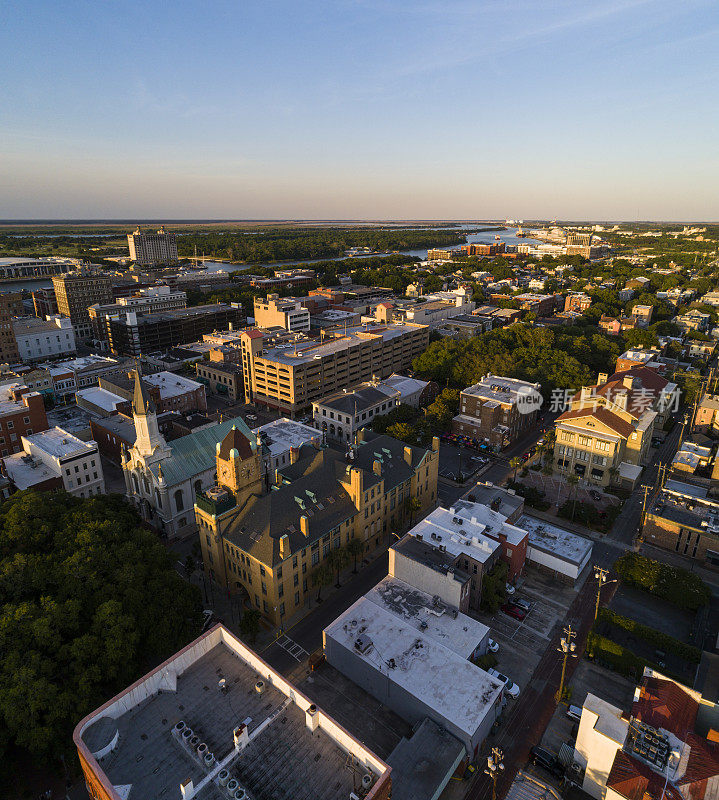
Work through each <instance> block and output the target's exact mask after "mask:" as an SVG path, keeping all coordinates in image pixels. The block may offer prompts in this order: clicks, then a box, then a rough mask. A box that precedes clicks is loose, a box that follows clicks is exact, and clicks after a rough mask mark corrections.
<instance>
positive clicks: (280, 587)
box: [277, 584, 285, 597]
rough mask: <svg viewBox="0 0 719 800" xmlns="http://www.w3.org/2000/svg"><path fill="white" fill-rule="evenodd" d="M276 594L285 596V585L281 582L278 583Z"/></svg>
mask: <svg viewBox="0 0 719 800" xmlns="http://www.w3.org/2000/svg"><path fill="white" fill-rule="evenodd" d="M277 596H278V597H284V596H285V587H284V586H283V585H282V584H280V585H279V587H278V589H277Z"/></svg>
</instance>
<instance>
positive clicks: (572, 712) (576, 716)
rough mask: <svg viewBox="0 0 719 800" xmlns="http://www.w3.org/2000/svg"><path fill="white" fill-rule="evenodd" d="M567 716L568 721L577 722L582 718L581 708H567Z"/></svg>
mask: <svg viewBox="0 0 719 800" xmlns="http://www.w3.org/2000/svg"><path fill="white" fill-rule="evenodd" d="M567 716H568V717H569V719H573V720H574V721H575V722H579V720H580V719H581V718H582V708H581V706H569V708H568V709H567Z"/></svg>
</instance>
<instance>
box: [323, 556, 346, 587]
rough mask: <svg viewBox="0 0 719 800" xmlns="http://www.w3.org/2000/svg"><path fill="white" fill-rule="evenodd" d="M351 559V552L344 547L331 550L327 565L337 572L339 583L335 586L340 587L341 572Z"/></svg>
mask: <svg viewBox="0 0 719 800" xmlns="http://www.w3.org/2000/svg"><path fill="white" fill-rule="evenodd" d="M349 561H350V554H349V553H348V552H347V550H345V548H344V547H337V548H335V549H334V550H330V552H329V555H328V556H327V566H328V567H329V568H330V569H331V570H332V571H333V572H336V573H337V583H336V584H335V586H336V587H337V588H338V589H339V588H340V572H341V571H342V570H343V569H344V568H345V567H346V566H347V564H349Z"/></svg>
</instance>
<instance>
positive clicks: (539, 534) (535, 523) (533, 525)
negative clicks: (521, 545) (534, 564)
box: [517, 514, 592, 564]
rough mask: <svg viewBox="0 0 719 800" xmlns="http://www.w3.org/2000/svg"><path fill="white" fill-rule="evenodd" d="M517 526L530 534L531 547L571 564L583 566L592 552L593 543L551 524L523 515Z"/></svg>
mask: <svg viewBox="0 0 719 800" xmlns="http://www.w3.org/2000/svg"><path fill="white" fill-rule="evenodd" d="M517 524H518V525H519V527H521V528H524V529H525V530H526V531H527V533H528V534H529V546H530V547H535V548H536V549H537V550H541V551H543V552H545V553H551V554H552V555H554V556H556V557H557V558H561V559H563V560H564V561H568V562H570V563H571V564H581V563H582V562H583V561H585V560H586V559H587V557H588V556H589V554H590V553H591V552H592V542H591V541H590V540H589V539H585V538H584V537H583V536H578V535H577V534H576V533H571V532H570V531H568V530H565V529H564V528H560V527H558V526H557V525H552V524H551V523H550V522H545V521H544V520H541V519H536V518H535V517H530V516H529V515H528V514H523V515H522V516H521V517H520V518H519V520H517Z"/></svg>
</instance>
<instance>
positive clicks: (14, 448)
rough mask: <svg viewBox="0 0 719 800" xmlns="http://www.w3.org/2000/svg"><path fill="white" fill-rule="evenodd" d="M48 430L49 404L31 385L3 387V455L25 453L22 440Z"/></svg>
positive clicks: (0, 420)
mask: <svg viewBox="0 0 719 800" xmlns="http://www.w3.org/2000/svg"><path fill="white" fill-rule="evenodd" d="M47 428H48V423H47V414H46V413H45V402H44V400H43V398H42V395H41V394H39V393H38V392H31V391H29V390H28V388H27V386H23V385H19V384H11V385H5V386H0V456H8V455H11V454H12V453H18V452H19V451H20V450H22V441H21V440H22V437H23V436H30V435H31V434H33V433H38V432H39V431H46V430H47Z"/></svg>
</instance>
